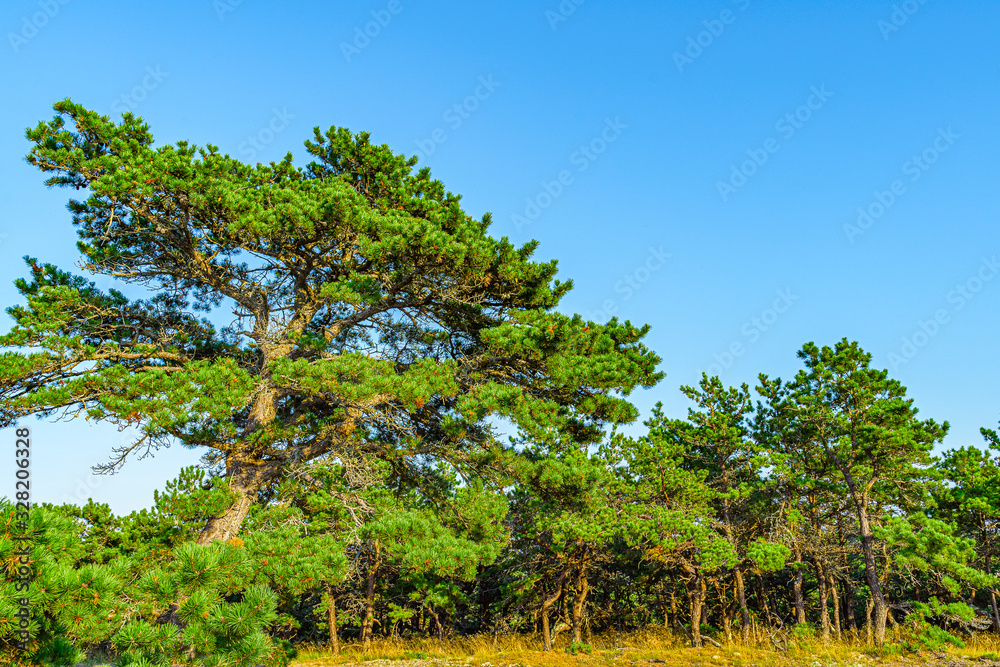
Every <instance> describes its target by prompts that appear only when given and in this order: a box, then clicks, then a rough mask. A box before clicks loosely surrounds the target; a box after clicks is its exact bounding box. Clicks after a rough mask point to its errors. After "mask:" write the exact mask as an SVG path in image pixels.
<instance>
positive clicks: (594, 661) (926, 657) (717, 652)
mask: <svg viewBox="0 0 1000 667" xmlns="http://www.w3.org/2000/svg"><path fill="white" fill-rule="evenodd" d="M685 644H686V640H685V639H684V638H683V637H681V636H678V635H676V634H674V633H673V632H669V631H664V630H661V629H651V630H648V631H644V632H636V633H631V634H628V635H623V636H617V635H602V636H594V637H593V638H592V639H591V642H590V647H589V648H590V651H589V652H586V651H576V652H575V653H574V652H570V650H569V648H570V642H569V639H568V638H567V637H565V636H560V637H559V638H558V640H557V642H556V644H555V648H554V649H553V650H552V651H549V652H543V651H541V650H539V649H540V647H541V637H539V636H538V635H516V636H504V637H494V636H492V635H478V636H472V637H460V638H457V639H451V640H445V641H443V642H442V641H437V640H436V639H408V640H402V639H379V640H376V641H373V642H372V644H371V646H370V647H369V648H368V649H367V650H363V649H362V647H360V646H358V645H353V644H348V645H346V646H345V647H344V648H343V649H342V651H341V653H340V655H331V654H330V653H329V652H328V651H324V650H323V649H321V648H317V649H315V650H311V651H309V650H300V654H299V660H298V661H296V662H294V663H293V665H294V667H333V666H336V665H357V664H365V663H368V665H369V666H370V667H374V666H375V665H390V664H391V665H394V666H395V667H424V666H429V665H475V666H476V667H479V666H486V667H508V666H510V667H602V666H605V665H607V666H611V665H614V666H616V667H627V666H631V665H642V666H644V667H645V666H649V667H656V666H657V665H663V666H664V667H674V666H676V667H680V666H685V667H686V666H687V665H703V666H706V667H708V666H711V667H723V666H732V667H765V666H767V667H771V666H774V667H800V666H801V667H834V666H837V667H874V666H875V665H895V666H904V665H905V666H907V667H913V666H914V665H923V664H926V665H948V666H954V667H957V666H959V665H968V667H1000V657H998V656H1000V638H998V637H996V636H995V635H981V636H979V637H977V638H976V639H975V640H974V641H972V642H969V643H968V645H967V646H966V648H964V649H950V650H947V651H938V652H929V651H922V652H919V653H911V652H908V651H905V650H903V649H902V647H901V644H900V642H899V641H898V640H897V639H896V638H894V637H891V638H890V640H889V641H887V642H886V645H885V647H883V648H872V647H864V646H858V645H851V644H849V643H846V642H844V643H830V644H824V643H823V642H821V641H819V640H813V641H792V642H789V646H788V652H787V654H785V653H783V652H781V651H777V650H775V649H774V648H773V647H768V648H765V647H762V646H737V645H730V646H726V645H725V644H724V645H723V646H722V648H716V647H714V646H711V645H709V646H706V647H705V648H701V649H693V648H689V647H687V646H686V645H685Z"/></svg>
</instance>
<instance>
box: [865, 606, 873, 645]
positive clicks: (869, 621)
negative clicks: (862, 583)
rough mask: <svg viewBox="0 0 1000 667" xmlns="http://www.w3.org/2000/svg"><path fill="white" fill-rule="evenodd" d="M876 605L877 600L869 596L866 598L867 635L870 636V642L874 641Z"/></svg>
mask: <svg viewBox="0 0 1000 667" xmlns="http://www.w3.org/2000/svg"><path fill="white" fill-rule="evenodd" d="M874 607H875V600H874V599H873V598H872V597H871V596H869V597H868V599H867V600H865V635H866V636H867V637H868V643H869V644H872V643H874V639H875V636H874V628H873V627H872V609H873V608H874Z"/></svg>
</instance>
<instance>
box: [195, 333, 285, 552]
mask: <svg viewBox="0 0 1000 667" xmlns="http://www.w3.org/2000/svg"><path fill="white" fill-rule="evenodd" d="M264 326H265V329H266V323H265V325H264ZM278 352H279V354H278V355H277V356H282V355H281V354H280V350H279V351H278ZM274 353H275V350H273V349H271V348H268V349H266V350H265V358H264V360H263V362H262V366H261V368H262V369H263V371H262V373H261V381H262V382H264V385H263V386H262V389H261V391H260V392H259V393H258V394H257V398H256V399H254V404H253V407H252V408H251V409H250V414H249V415H248V416H247V424H246V428H244V430H243V442H240V443H239V444H237V449H236V450H234V451H231V452H228V453H227V454H226V479H227V480H228V481H229V488H230V489H232V491H233V493H235V494H236V497H235V498H234V499H233V502H232V503H231V504H230V505H229V507H227V508H226V509H225V510H223V512H222V514H220V515H219V516H216V517H212V518H211V519H209V520H208V522H207V523H206V525H205V528H204V529H202V531H201V534H200V535H199V536H198V544H211V543H212V542H213V541H214V540H231V539H233V538H234V537H236V535H237V534H238V533H239V532H240V526H242V525H243V520H244V519H245V518H246V516H247V513H248V512H249V511H250V507H251V506H252V505H253V504H254V503H255V502H256V501H257V491H258V490H259V489H260V488H261V487H262V486H264V485H265V484H267V483H268V482H270V481H272V480H273V479H274V478H276V477H277V476H278V475H279V474H280V467H277V465H278V464H277V463H276V462H274V463H270V464H264V463H262V462H261V461H260V460H259V459H257V458H256V456H255V455H254V454H253V452H251V451H249V448H248V447H247V445H246V444H245V441H246V438H247V436H249V435H250V434H252V433H253V432H254V431H256V430H258V429H261V428H264V427H265V426H267V425H268V424H270V423H271V422H272V421H274V415H275V413H276V406H277V403H276V400H277V392H276V391H275V389H274V388H273V387H272V386H270V380H269V379H268V371H267V370H266V369H267V366H268V364H269V363H270V362H271V361H272V360H273V359H275V358H277V357H276V356H274Z"/></svg>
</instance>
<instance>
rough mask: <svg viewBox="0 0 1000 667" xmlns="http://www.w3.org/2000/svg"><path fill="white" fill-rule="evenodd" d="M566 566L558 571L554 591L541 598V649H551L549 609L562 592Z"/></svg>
mask: <svg viewBox="0 0 1000 667" xmlns="http://www.w3.org/2000/svg"><path fill="white" fill-rule="evenodd" d="M567 571H568V568H565V567H564V568H563V569H562V572H560V573H559V577H558V578H557V579H556V583H555V591H554V592H553V593H552V595H550V596H549V597H547V598H542V609H541V616H542V644H543V646H542V650H543V651H551V650H552V632H551V630H550V629H549V609H551V608H552V605H554V604H555V603H556V602H558V601H559V598H561V597H562V594H563V585H564V584H565V582H566V573H567Z"/></svg>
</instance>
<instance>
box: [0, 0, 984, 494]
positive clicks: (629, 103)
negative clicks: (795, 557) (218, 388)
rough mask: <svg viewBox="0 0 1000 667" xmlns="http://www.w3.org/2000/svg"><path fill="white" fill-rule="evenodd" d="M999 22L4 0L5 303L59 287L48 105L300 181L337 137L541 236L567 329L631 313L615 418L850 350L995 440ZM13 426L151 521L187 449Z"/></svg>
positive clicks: (952, 437)
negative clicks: (644, 361)
mask: <svg viewBox="0 0 1000 667" xmlns="http://www.w3.org/2000/svg"><path fill="white" fill-rule="evenodd" d="M998 32H1000V4H998V3H996V2H991V1H989V0H968V1H967V2H963V3H945V2H943V1H941V0H907V1H905V2H895V3H892V2H872V1H867V2H860V1H858V0H837V1H833V0H829V1H828V0H810V1H809V2H802V1H801V0H799V1H798V2H792V1H791V0H787V1H784V2H782V1H778V0H770V1H765V0H706V1H697V2H696V1H677V2H653V1H639V0H632V1H627V0H626V1H617V2H610V1H605V2H601V1H599V0H562V2H559V0H534V1H532V2H528V1H526V0H508V1H507V2H503V3H488V4H487V3H470V2H457V1H456V2H427V1H424V2H414V1H412V0H364V1H361V2H350V3H326V2H318V1H312V0H301V1H299V2H289V3H278V2H270V3H269V2H263V1H262V0H173V1H172V2H170V3H136V2H124V1H119V0H103V1H102V2H100V3H85V2H82V0H33V1H24V0H7V1H6V2H4V3H3V4H2V6H0V36H2V37H3V39H2V43H0V63H2V70H0V77H2V78H0V83H2V85H3V89H4V90H5V91H6V94H5V100H4V104H3V105H2V107H0V175H2V178H0V198H2V202H3V205H2V207H0V306H3V307H4V308H6V307H8V306H11V305H15V304H18V303H21V302H22V300H21V297H20V295H19V294H18V293H17V292H16V290H15V289H14V287H13V281H14V280H15V279H17V278H18V277H22V276H25V275H26V270H25V267H24V263H23V261H22V260H21V258H22V257H24V256H25V255H29V256H32V257H36V258H38V259H39V260H41V261H44V262H49V263H53V264H56V265H57V266H60V267H61V268H64V269H71V270H74V271H76V270H77V269H76V268H75V265H76V263H77V262H78V261H79V258H80V256H79V253H78V251H77V250H76V245H75V244H76V234H75V231H74V230H73V228H72V225H71V224H70V216H69V213H68V212H67V211H66V208H65V205H66V202H67V201H68V200H69V199H70V198H71V197H72V196H73V193H72V192H71V191H68V190H64V189H47V188H46V187H45V186H44V185H43V180H44V176H43V175H42V174H41V172H38V171H37V170H35V169H34V168H33V167H31V166H30V165H28V164H27V163H26V162H25V160H24V156H25V154H26V153H27V152H28V150H29V149H30V145H29V143H28V141H27V140H26V139H25V138H24V130H25V128H27V127H29V126H33V125H35V124H37V123H38V122H39V121H41V120H47V119H49V118H51V117H52V115H53V111H52V105H53V104H54V103H55V102H57V101H59V100H61V99H64V98H67V97H68V98H71V99H72V100H74V101H75V102H78V103H81V104H83V105H84V106H86V107H88V108H90V109H93V110H95V111H98V112H99V113H102V114H106V115H109V116H111V117H112V118H116V119H117V118H120V116H121V114H122V113H123V112H125V111H132V112H133V113H135V114H137V115H139V116H141V117H142V118H143V119H144V120H145V121H146V122H147V123H148V124H149V125H150V127H151V130H152V133H153V135H154V137H155V138H156V143H157V144H158V145H162V144H167V143H173V142H176V141H179V140H188V141H190V142H192V143H195V144H198V145H204V144H206V143H212V144H215V145H217V146H219V148H220V150H221V151H222V152H225V153H229V154H230V155H232V156H234V157H237V158H239V159H242V160H244V161H246V162H250V163H255V162H269V161H272V160H279V159H281V158H282V157H283V156H284V155H285V154H286V153H287V152H289V151H290V152H292V154H293V155H294V156H295V157H296V163H297V164H300V165H304V164H305V163H307V162H308V160H307V159H305V158H306V154H305V150H304V148H303V141H305V140H307V139H309V138H310V137H311V136H312V133H313V128H314V127H321V128H322V129H324V130H325V129H326V128H329V127H331V126H341V127H347V128H350V129H351V130H353V131H362V130H363V131H367V132H370V133H371V136H372V141H374V142H375V143H378V144H382V143H385V144H388V145H389V146H390V147H391V148H392V149H393V150H395V151H396V152H398V153H405V154H407V155H417V156H418V157H419V158H420V164H421V165H428V166H430V168H431V170H432V174H433V175H434V176H435V177H436V178H438V179H440V180H441V181H442V182H444V184H445V185H446V187H447V188H448V189H449V190H450V191H452V192H455V193H457V194H460V195H462V197H463V207H464V208H465V210H466V211H467V212H469V213H470V214H471V215H474V216H477V217H478V216H480V215H482V214H483V213H487V212H489V213H491V214H492V216H493V220H494V222H493V225H492V227H491V228H490V233H491V234H492V235H493V236H495V237H498V238H499V237H501V236H506V237H509V239H510V240H511V241H512V242H514V243H517V244H522V243H525V242H528V241H530V240H531V239H537V240H538V241H539V242H540V245H539V248H538V250H537V252H536V258H537V259H539V260H548V259H553V258H554V259H557V260H558V261H559V277H560V278H561V279H572V280H573V283H574V289H573V290H572V292H570V294H569V295H567V296H566V298H565V299H564V300H563V301H562V303H561V305H560V310H562V311H564V312H566V313H580V314H581V315H584V316H585V317H588V318H589V319H592V320H596V321H606V320H607V319H609V318H610V317H612V316H615V317H618V318H620V319H627V320H629V321H631V322H632V323H633V324H645V323H648V324H649V325H650V326H651V329H650V332H649V335H648V337H647V339H646V343H647V344H648V346H649V347H651V348H652V349H653V350H654V351H656V353H657V354H658V355H659V356H660V357H661V358H662V364H661V365H660V370H662V371H663V372H664V373H665V374H666V377H665V379H664V380H663V381H662V382H660V384H659V385H657V386H656V387H654V388H652V389H648V390H637V391H636V392H635V393H633V394H632V396H631V398H632V400H633V401H634V402H635V404H636V406H637V407H638V408H639V409H640V412H641V414H642V417H641V418H640V422H641V420H642V419H645V418H647V417H648V415H649V412H650V410H651V408H652V406H653V405H655V404H656V403H657V402H662V403H663V405H664V410H665V411H666V413H667V414H668V415H670V416H675V417H683V416H685V414H686V410H687V408H688V406H689V402H688V401H687V399H685V398H684V397H683V396H682V395H681V393H680V391H679V387H680V386H682V385H694V384H696V383H697V382H698V380H699V379H700V377H701V373H702V372H707V373H708V374H709V375H719V376H720V378H721V379H722V380H723V381H724V382H725V383H727V384H730V385H739V384H741V383H744V382H745V383H748V384H750V386H751V387H753V386H754V385H755V383H756V381H757V375H758V373H767V374H768V375H770V376H771V377H783V378H789V377H791V376H793V375H794V374H795V373H796V372H797V371H798V370H799V369H800V368H801V362H800V361H799V360H798V359H797V358H796V352H797V351H798V350H799V349H800V348H801V347H802V345H803V344H805V343H807V342H810V341H811V342H815V343H816V344H818V345H820V346H822V345H833V344H835V343H836V342H837V341H839V340H840V339H842V338H847V339H849V340H853V341H858V343H859V344H860V345H861V347H862V348H864V349H865V350H866V351H868V352H870V353H871V354H872V356H873V365H875V366H877V367H879V368H885V369H888V370H889V372H890V376H891V377H893V378H896V379H898V380H900V381H901V382H902V384H903V385H905V386H906V387H907V389H908V395H909V396H910V397H912V398H914V400H915V405H916V406H917V407H918V408H919V410H920V416H921V417H922V418H934V419H935V420H937V421H944V420H947V421H948V422H949V423H950V424H951V430H950V433H949V434H948V436H947V437H946V439H945V441H944V443H943V445H942V446H941V447H939V450H940V449H942V448H955V447H961V446H968V445H976V446H979V445H980V444H981V437H980V435H979V428H980V427H983V426H987V427H993V426H996V424H997V421H998V420H1000V391H998V390H997V378H998V377H1000V355H998V354H997V344H996V342H995V341H996V340H997V331H998V329H1000V311H998V308H997V305H998V303H1000V229H998V225H997V220H998V213H1000V187H997V176H998V172H1000V169H998V160H1000V123H998V122H997V118H998V117H1000V114H998V112H1000V86H998V85H997V83H998V79H1000V71H998V68H1000V41H998V40H997V39H996V35H997V34H998ZM94 280H95V282H96V283H97V284H98V285H99V286H101V287H104V288H107V287H112V286H115V285H114V283H111V282H109V281H108V280H107V279H106V278H104V277H95V278H94ZM10 325H11V320H10V318H9V317H7V316H6V315H0V330H2V331H6V330H8V329H9V327H10ZM24 424H25V425H27V426H28V427H29V428H30V429H31V434H32V457H33V458H32V468H31V471H32V480H33V481H32V484H33V486H32V496H33V500H34V501H35V502H56V503H60V502H77V503H84V502H86V500H87V498H91V497H92V498H94V500H96V501H98V502H106V503H109V504H110V505H111V507H112V509H113V510H115V511H116V512H129V511H132V510H134V509H138V508H141V507H149V506H150V505H151V504H152V502H153V489H156V488H160V489H162V488H163V484H164V482H165V481H166V480H168V479H171V478H173V477H175V476H176V475H177V472H178V470H179V469H180V468H181V467H182V466H184V465H190V464H192V463H195V462H196V461H197V460H198V457H199V453H198V452H196V451H191V450H187V449H184V448H182V447H180V446H174V447H171V448H170V449H164V450H160V451H159V452H157V453H156V454H155V455H154V456H152V457H148V458H145V459H143V460H133V461H130V462H129V463H127V464H126V466H125V468H124V469H123V471H122V472H121V473H119V474H118V475H114V476H95V475H93V474H92V473H91V469H90V467H91V466H93V465H95V464H98V463H101V462H104V461H106V460H107V459H108V457H109V455H110V454H111V450H112V448H113V447H115V446H116V445H118V444H119V443H121V442H122V438H123V437H126V436H127V435H128V434H124V435H123V434H120V433H119V432H118V431H117V430H115V429H114V428H113V427H109V426H107V425H103V426H102V425H99V424H90V423H87V422H85V421H84V420H83V419H82V418H81V419H75V420H69V421H63V422H58V423H55V422H50V421H44V420H43V421H36V420H34V419H29V420H28V421H27V422H25V423H24ZM641 431H642V426H641V424H640V423H637V424H636V425H634V426H633V427H632V432H634V433H636V434H638V433H640V432H641ZM4 440H6V442H7V443H8V444H9V445H10V447H9V448H7V449H6V451H9V452H10V453H9V454H8V455H6V456H3V457H0V480H6V481H0V495H3V494H5V493H6V489H8V488H13V479H14V463H13V449H14V441H15V436H14V430H13V429H6V430H5V432H4V433H3V434H2V435H0V443H2V442H3V441H4Z"/></svg>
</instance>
